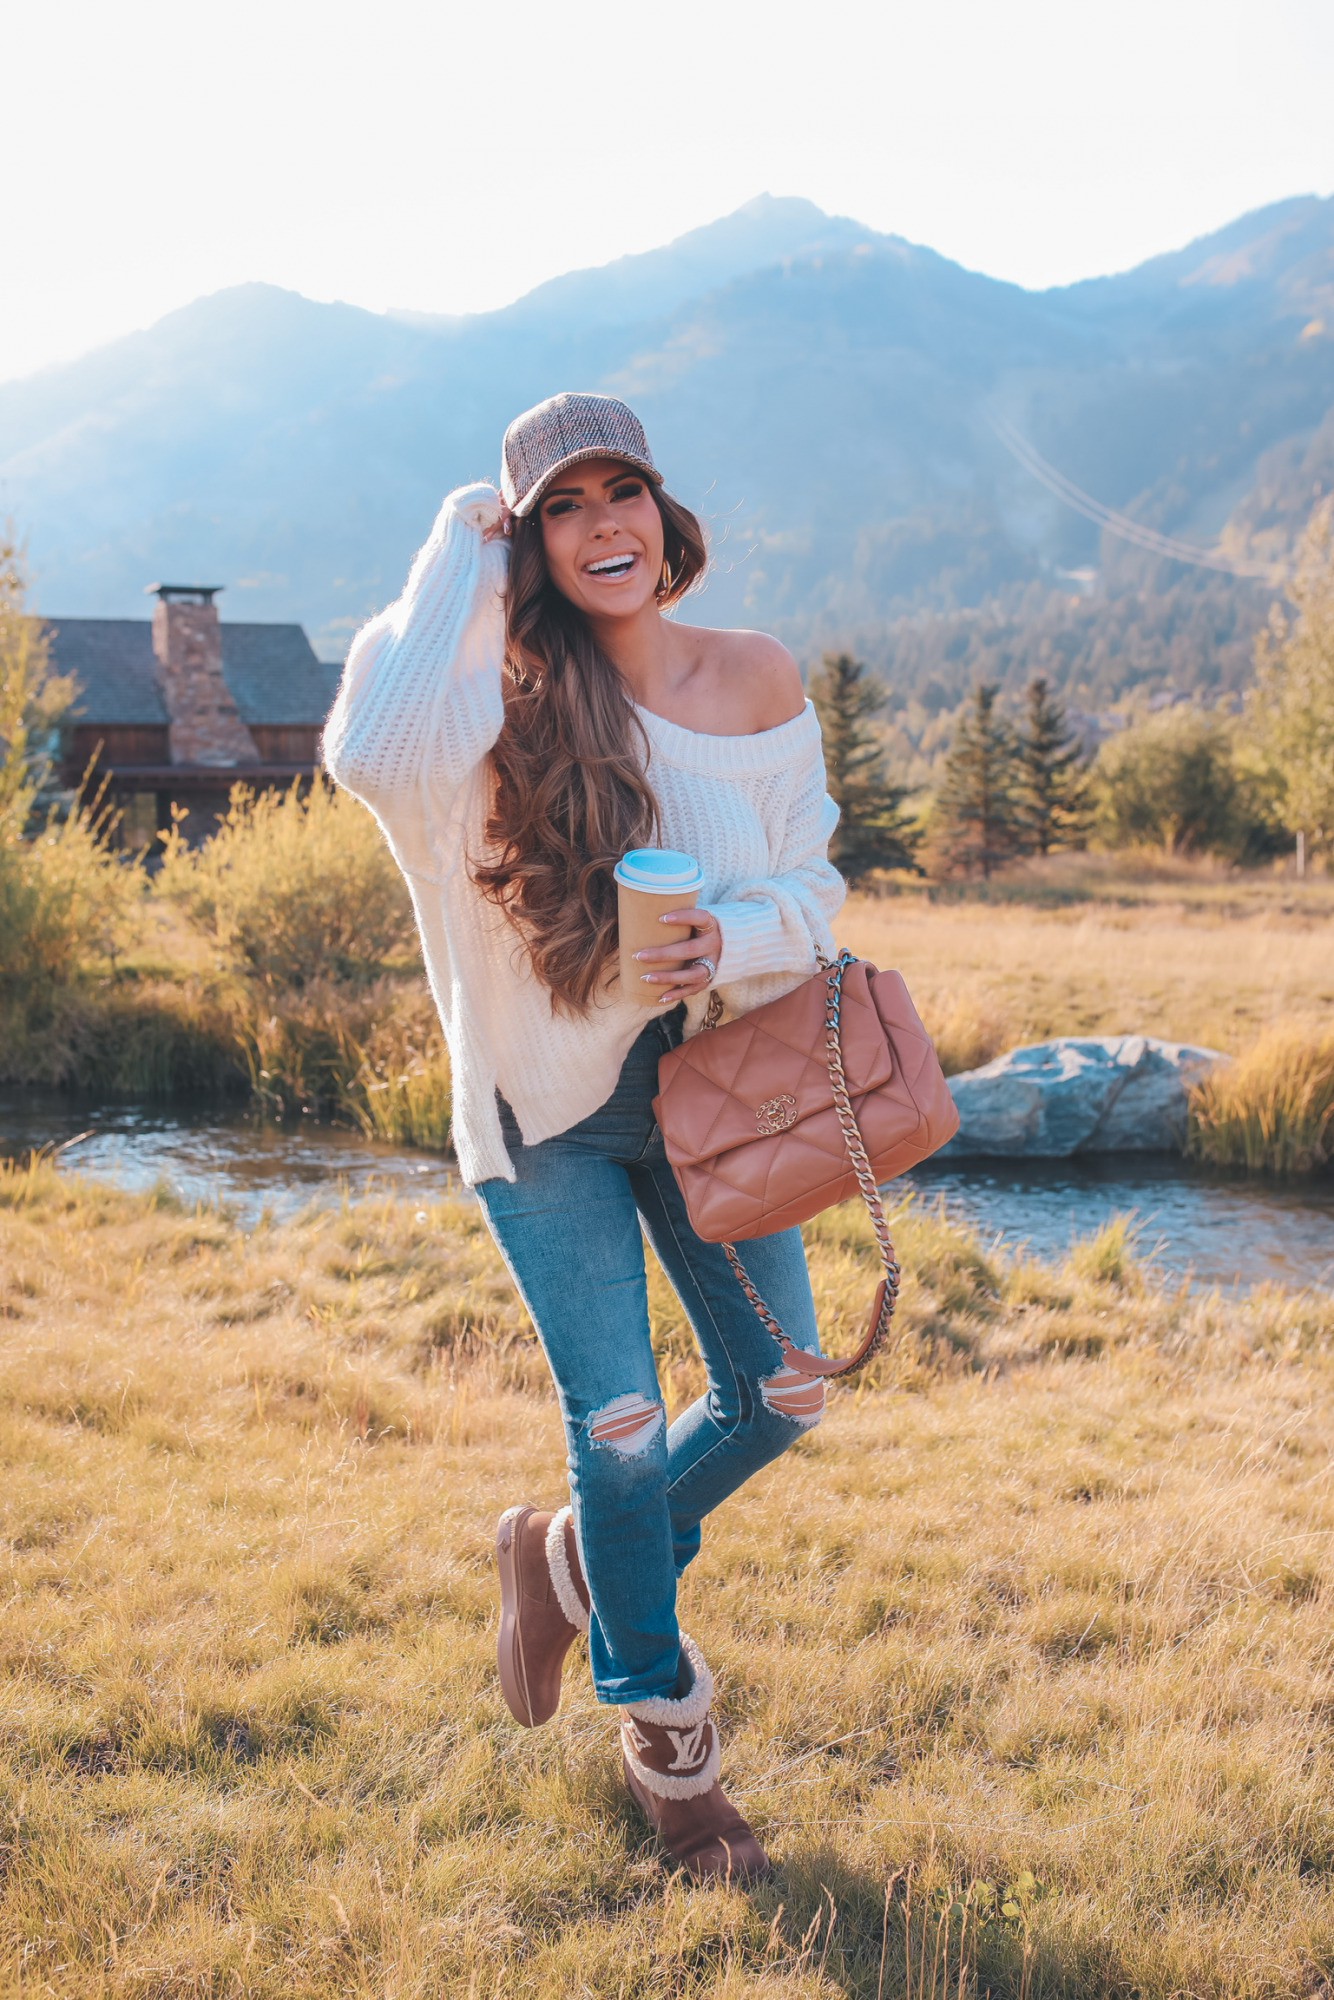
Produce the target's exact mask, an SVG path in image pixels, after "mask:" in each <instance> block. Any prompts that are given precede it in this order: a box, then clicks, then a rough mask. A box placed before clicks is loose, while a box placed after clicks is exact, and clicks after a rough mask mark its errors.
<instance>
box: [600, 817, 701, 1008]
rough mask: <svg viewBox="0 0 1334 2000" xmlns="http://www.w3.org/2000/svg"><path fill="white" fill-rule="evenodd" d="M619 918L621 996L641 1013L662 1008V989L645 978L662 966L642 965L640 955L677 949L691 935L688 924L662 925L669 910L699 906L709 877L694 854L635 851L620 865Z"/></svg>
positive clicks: (659, 849) (666, 850) (663, 849)
mask: <svg viewBox="0 0 1334 2000" xmlns="http://www.w3.org/2000/svg"><path fill="white" fill-rule="evenodd" d="M615 872H616V894H617V914H618V919H619V923H620V936H621V993H622V996H623V997H624V998H625V999H626V1000H635V1001H638V1003H639V1005H640V1006H641V1007H657V1006H659V1005H661V1002H662V993H663V989H662V987H661V986H650V985H647V984H646V983H645V981H644V976H643V975H644V974H645V973H646V972H648V971H650V970H656V971H664V970H665V969H666V968H665V967H662V966H658V967H653V968H650V967H649V966H646V965H640V964H639V963H638V962H637V961H636V958H635V953H636V952H637V951H646V950H647V949H648V947H649V946H650V945H653V944H675V943H676V940H677V939H678V938H688V937H689V936H690V935H691V928H690V925H689V924H663V923H659V921H658V919H659V917H661V916H662V915H663V914H664V913H665V912H666V911H667V910H688V909H690V907H691V906H692V904H694V903H697V902H698V900H699V896H700V891H701V890H702V889H703V887H704V875H703V872H702V870H701V868H700V865H699V863H698V861H696V860H695V858H694V856H693V855H690V854H677V853H675V852H674V851H673V849H671V848H670V847H632V848H631V849H630V852H629V853H628V854H626V855H624V856H622V858H621V860H619V861H618V862H617V864H616V871H615Z"/></svg>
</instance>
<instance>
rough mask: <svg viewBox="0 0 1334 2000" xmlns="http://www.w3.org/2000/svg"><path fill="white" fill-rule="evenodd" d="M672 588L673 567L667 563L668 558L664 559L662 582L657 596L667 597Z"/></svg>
mask: <svg viewBox="0 0 1334 2000" xmlns="http://www.w3.org/2000/svg"><path fill="white" fill-rule="evenodd" d="M671 587H672V566H671V564H670V563H669V562H668V561H667V559H666V557H664V558H663V564H662V582H661V583H660V584H659V585H658V588H657V591H656V593H655V595H657V596H658V597H665V596H666V595H667V593H668V591H669V590H670V589H671Z"/></svg>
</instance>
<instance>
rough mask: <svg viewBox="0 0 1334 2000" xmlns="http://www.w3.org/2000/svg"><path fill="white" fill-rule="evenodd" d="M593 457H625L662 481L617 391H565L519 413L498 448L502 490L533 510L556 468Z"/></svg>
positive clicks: (520, 509) (520, 510)
mask: <svg viewBox="0 0 1334 2000" xmlns="http://www.w3.org/2000/svg"><path fill="white" fill-rule="evenodd" d="M589 458H623V459H625V460H626V462H627V464H630V465H637V466H638V467H639V470H640V471H641V472H645V473H647V474H648V476H649V478H650V479H651V480H653V482H654V483H655V485H658V486H661V484H662V474H661V473H660V472H659V470H658V468H657V466H656V465H655V464H654V463H653V454H652V452H651V451H650V450H649V448H648V439H647V438H646V437H645V436H644V426H643V425H642V424H641V423H640V421H639V419H638V417H637V416H636V415H635V413H634V411H633V410H631V409H628V408H627V407H626V405H625V404H624V403H622V402H621V401H620V400H619V398H617V397H616V396H595V395H592V394H591V393H588V392H585V391H582V390H577V389H575V390H566V391H564V392H563V393H562V394H561V395H559V396H548V397H547V400H546V402H545V403H536V404H534V406H533V408H532V409H531V410H525V411H524V413H523V415H522V416H521V417H516V418H515V419H514V422H513V423H512V424H511V425H510V427H509V429H508V430H507V431H506V433H505V442H504V444H503V445H502V446H501V448H500V494H501V498H502V499H503V500H504V502H505V505H506V506H507V507H508V508H509V510H510V512H511V513H513V514H520V515H522V514H530V513H531V512H532V510H533V508H534V507H536V505H537V503H538V501H539V500H540V499H541V498H542V495H543V494H544V493H545V492H546V490H547V488H548V486H550V484H551V482H552V480H553V479H554V478H555V477H556V475H557V473H560V472H565V471H566V470H567V469H568V468H569V467H570V466H572V465H579V464H581V463H582V462H583V461H584V460H585V459H589Z"/></svg>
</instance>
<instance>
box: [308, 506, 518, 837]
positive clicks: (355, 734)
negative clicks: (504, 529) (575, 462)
mask: <svg viewBox="0 0 1334 2000" xmlns="http://www.w3.org/2000/svg"><path fill="white" fill-rule="evenodd" d="M501 516H502V507H501V502H500V496H499V495H498V494H497V492H496V490H495V488H494V487H493V486H488V485H485V484H479V485H476V486H460V487H458V488H457V489H456V490H455V491H454V492H453V493H451V494H450V495H449V497H448V499H447V500H446V501H445V503H444V505H443V506H442V507H441V509H440V512H439V515H438V516H437V517H436V522H435V526H434V527H433V528H432V530H431V533H430V536H429V537H428V539H427V541H426V543H425V545H424V546H423V547H422V548H421V549H420V550H419V552H418V554H417V557H416V560H415V561H414V563H413V565H412V570H411V573H410V575H409V577H408V581H407V584H406V586H405V587H404V590H403V594H402V596H401V597H399V598H397V599H396V600H395V602H394V603H393V604H391V605H389V606H388V607H387V608H386V609H385V610H384V611H381V612H380V613H379V615H378V616H377V617H375V618H372V619H371V620H370V622H369V624H366V625H363V626H362V628H361V630H360V632H358V634H357V636H356V638H355V639H354V640H353V642H352V648H351V651H350V652H349V653H348V656H347V666H346V667H345V669H344V671H343V679H342V684H341V686H340V687H339V690H338V698H337V700H336V701H335V702H334V705H333V709H332V712H331V713H330V716H329V720H328V723H327V725H326V727H325V731H324V763H325V768H326V769H327V770H328V772H329V774H330V776H331V777H333V778H334V779H336V781H337V782H338V783H339V784H340V785H342V786H344V787H345V788H346V789H347V790H348V791H349V792H353V793H355V794H356V796H357V797H358V798H360V799H364V800H365V802H366V803H367V805H369V806H372V807H380V806H384V805H390V804H392V802H393V801H394V799H396V798H402V797H404V796H405V795H408V794H410V793H413V792H415V791H416V790H417V788H418V787H419V786H420V785H421V783H422V782H423V781H426V782H427V783H428V784H430V786H431V787H432V788H433V790H435V792H436V793H437V795H443V794H448V793H450V792H452V791H454V790H456V789H457V787H458V786H459V785H461V784H462V783H463V782H464V780H465V779H466V778H467V777H468V776H469V774H470V773H471V772H472V771H473V770H474V769H475V768H476V766H477V765H478V764H479V763H480V762H481V760H482V758H483V757H484V756H485V755H486V753H487V751H488V750H489V749H490V748H491V746H492V744H493V743H494V742H495V740H496V738H497V736H498V735H499V734H500V728H501V724H502V722H503V721H504V714H505V711H504V703H503V699H502V696H501V683H500V674H501V662H502V659H503V654H504V636H505V607H504V590H505V576H506V568H507V562H508V553H509V551H508V544H507V543H506V542H505V540H504V539H503V537H500V536H497V535H496V534H495V533H494V531H495V529H496V528H497V526H498V525H499V523H500V520H501Z"/></svg>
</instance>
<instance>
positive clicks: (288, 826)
mask: <svg viewBox="0 0 1334 2000" xmlns="http://www.w3.org/2000/svg"><path fill="white" fill-rule="evenodd" d="M157 886H158V891H159V893H160V894H162V895H165V896H169V897H171V898H172V899H173V900H175V901H176V902H178V903H179V904H180V905H181V907H182V908H183V909H184V910H185V912H186V914H187V915H188V916H189V917H190V918H191V920H192V921H193V922H194V923H195V924H197V925H198V926H199V928H200V929H201V930H202V931H203V932H204V933H205V934H206V935H207V936H208V937H209V938H211V939H212V941H213V943H214V944H215V945H216V946H217V948H218V950H219V952H220V953H221V955H222V957H223V958H224V960H225V961H226V962H227V963H228V964H230V965H232V966H234V967H235V968H236V969H237V970H239V971H244V972H249V973H254V974H258V975H259V977H260V978H262V979H263V980H265V981H266V982H267V983H269V984H270V985H274V986H290V987H295V988H297V989H300V988H302V987H304V986H306V985H308V984H310V983H311V982H312V981H318V980H321V979H335V980H351V981H365V980H369V979H373V978H374V977H375V976H376V975H377V974H378V973H379V972H380V971H381V970H382V969H383V968H384V966H385V965H386V964H388V963H391V962H392V961H393V960H395V959H403V958H404V957H406V955H407V954H408V953H409V952H410V951H411V950H412V949H413V946H414V941H415V936H416V927H415V923H414V919H413V914H412V902H411V898H410V897H409V895H408V891H407V885H406V883H405V882H404V880H403V877H402V875H401V874H400V873H399V870H398V867H397V864H396V863H395V861H394V858H393V856H392V855H391V853H390V852H389V849H388V847H387V846H386V844H385V840H384V836H383V835H382V834H381V832H380V829H379V827H378V826H377V825H376V823H375V820H374V819H373V817H372V816H371V814H370V813H369V812H367V810H366V808H365V807H364V806H363V805H361V804H359V803H358V801H357V800H356V799H354V798H352V797H350V796H349V794H348V793H346V792H339V791H335V790H333V789H332V787H330V786H328V785H326V784H324V783H322V782H317V783H316V784H314V785H313V786H311V787H310V789H309V790H308V791H306V792H304V793H303V792H302V790H301V788H300V786H299V785H297V784H294V785H293V786H292V787H291V789H290V790H289V791H287V792H261V793H259V794H258V796H257V795H256V794H255V793H253V792H251V791H250V790H249V788H248V787H247V786H245V785H235V786H233V788H232V794H231V804H230V807H229V810H228V812H227V815H226V817H225V819H224V820H223V821H222V823H221V825H220V826H219V828H218V831H217V833H216V834H214V835H213V837H212V839H210V840H207V841H205V843H204V845H203V846H202V847H199V848H189V847H187V846H186V845H185V842H184V841H183V840H182V839H181V838H180V835H179V833H178V832H176V830H175V829H173V832H172V834H171V835H169V836H168V839H167V843H166V854H165V856H164V859H163V865H162V870H161V873H160V875H159V877H158V884H157Z"/></svg>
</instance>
